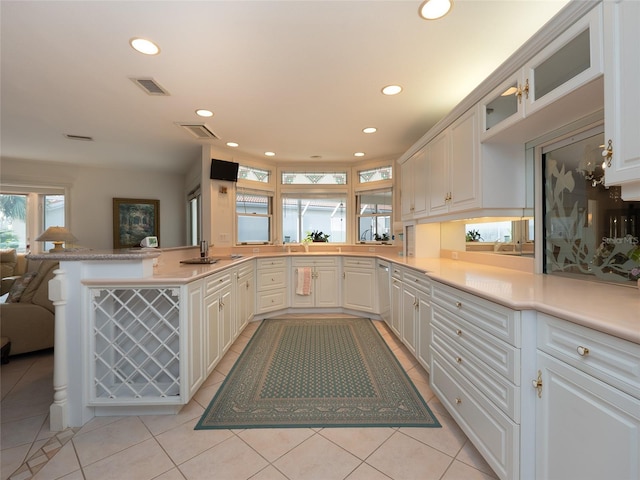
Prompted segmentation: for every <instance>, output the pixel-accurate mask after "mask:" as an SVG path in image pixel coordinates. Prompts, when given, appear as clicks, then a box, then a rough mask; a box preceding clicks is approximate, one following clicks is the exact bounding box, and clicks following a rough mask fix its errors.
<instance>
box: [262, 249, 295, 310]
mask: <svg viewBox="0 0 640 480" xmlns="http://www.w3.org/2000/svg"><path fill="white" fill-rule="evenodd" d="M288 286H289V261H288V259H286V258H284V257H280V258H260V259H258V260H257V261H256V312H257V313H267V312H273V311H276V310H281V309H284V308H287V307H288V306H289V300H288V298H289V297H288V296H287V288H288Z"/></svg>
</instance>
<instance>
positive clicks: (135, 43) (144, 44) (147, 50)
mask: <svg viewBox="0 0 640 480" xmlns="http://www.w3.org/2000/svg"><path fill="white" fill-rule="evenodd" d="M129 45H131V47H132V48H133V49H134V50H136V51H137V52H140V53H144V54H145V55H157V54H159V53H160V47H159V46H158V45H156V44H155V43H153V42H152V41H151V40H147V39H145V38H139V37H135V38H132V39H131V40H129Z"/></svg>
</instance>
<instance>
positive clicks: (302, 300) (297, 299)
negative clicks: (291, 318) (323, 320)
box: [291, 265, 316, 308]
mask: <svg viewBox="0 0 640 480" xmlns="http://www.w3.org/2000/svg"><path fill="white" fill-rule="evenodd" d="M305 267H309V268H311V293H310V294H309V295H298V294H297V293H296V287H297V284H298V278H299V275H300V274H301V271H300V269H301V268H304V267H303V266H302V265H299V266H297V267H294V268H293V273H292V275H291V278H292V280H293V281H292V282H291V306H292V307H294V308H311V307H315V304H316V302H315V294H316V282H315V269H314V268H313V267H311V266H310V265H306V266H305Z"/></svg>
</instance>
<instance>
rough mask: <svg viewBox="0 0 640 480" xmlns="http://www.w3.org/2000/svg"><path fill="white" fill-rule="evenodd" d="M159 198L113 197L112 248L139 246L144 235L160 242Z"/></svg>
mask: <svg viewBox="0 0 640 480" xmlns="http://www.w3.org/2000/svg"><path fill="white" fill-rule="evenodd" d="M159 235H160V200H145V199H140V198H114V199H113V248H114V249H119V248H132V247H139V246H140V242H141V241H142V239H143V238H145V237H150V236H153V237H157V238H158V243H159V242H160V237H159Z"/></svg>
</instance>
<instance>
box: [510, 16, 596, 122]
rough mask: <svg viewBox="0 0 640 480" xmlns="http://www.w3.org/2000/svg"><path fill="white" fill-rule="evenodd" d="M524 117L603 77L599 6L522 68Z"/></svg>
mask: <svg viewBox="0 0 640 480" xmlns="http://www.w3.org/2000/svg"><path fill="white" fill-rule="evenodd" d="M523 70H524V72H523V74H524V78H525V80H524V89H525V92H524V96H525V102H526V107H525V108H526V115H530V114H532V113H533V112H535V111H537V110H539V109H541V108H543V107H545V106H547V105H549V104H551V103H553V102H555V101H557V100H558V99H560V98H561V97H563V96H565V95H567V94H568V93H569V92H571V91H573V90H575V89H576V88H578V87H579V86H581V85H584V84H585V83H587V82H589V81H591V80H593V79H595V78H596V77H598V76H599V75H601V74H602V71H603V67H602V5H598V6H596V7H594V8H593V10H591V12H589V13H588V14H586V15H585V16H584V17H582V18H581V19H580V20H578V21H577V22H575V23H574V24H573V25H571V26H570V27H569V28H567V29H566V30H565V31H564V32H563V33H562V34H561V35H560V36H559V37H558V38H556V39H555V40H554V41H553V42H551V43H550V44H549V45H548V46H547V47H545V48H544V49H543V50H542V51H541V52H540V53H538V54H537V55H536V56H535V57H533V58H532V59H531V60H530V61H529V62H527V64H526V65H525V66H524V69H523Z"/></svg>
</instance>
